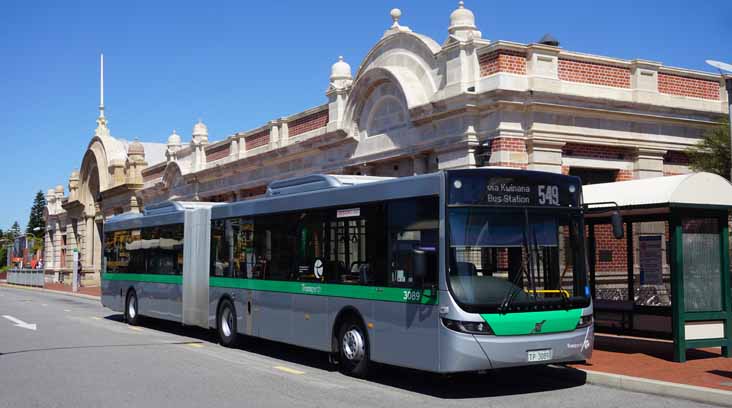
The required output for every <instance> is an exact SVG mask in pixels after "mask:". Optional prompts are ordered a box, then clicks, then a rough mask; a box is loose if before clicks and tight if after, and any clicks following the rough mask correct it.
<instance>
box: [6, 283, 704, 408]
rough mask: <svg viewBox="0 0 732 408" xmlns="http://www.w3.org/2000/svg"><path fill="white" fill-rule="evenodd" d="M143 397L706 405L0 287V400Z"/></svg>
mask: <svg viewBox="0 0 732 408" xmlns="http://www.w3.org/2000/svg"><path fill="white" fill-rule="evenodd" d="M4 316H10V317H11V318H13V319H16V320H15V321H14V320H13V319H7V318H5V317H4ZM18 319H19V320H20V321H22V322H24V323H28V324H36V330H31V328H25V327H19V326H18V324H21V325H22V323H18V322H17V320H18ZM30 327H32V326H30ZM148 406H149V407H152V406H155V407H168V406H174V407H180V408H183V407H208V406H211V407H217V408H218V407H229V406H231V407H234V406H237V407H288V408H292V407H349V406H369V407H370V406H374V407H392V406H394V407H396V406H398V407H400V408H406V407H419V408H427V407H440V408H446V407H471V408H474V407H478V406H479V407H512V408H513V407H534V408H535V407H539V406H540V407H563V408H565V407H587V406H593V407H623V408H627V407H640V406H642V407H702V406H704V405H702V404H696V403H692V402H689V401H683V400H675V399H669V398H661V397H658V396H653V395H646V394H639V393H633V392H625V391H620V390H615V389H611V388H605V387H599V386H593V385H586V384H584V379H583V378H582V375H580V374H579V373H576V372H575V373H571V372H568V370H562V369H555V368H548V367H544V368H531V369H515V370H502V371H498V372H494V373H488V374H483V375H478V374H471V375H459V376H454V377H442V376H437V375H432V374H427V373H422V372H415V371H411V370H405V369H398V368H395V367H386V366H383V367H377V369H376V372H375V373H374V374H373V375H372V377H371V378H370V379H368V380H359V379H354V378H350V377H347V376H344V375H342V374H340V373H339V372H338V371H336V370H335V369H334V368H333V367H331V366H330V365H329V364H328V361H327V356H325V355H324V354H323V353H318V352H314V351H310V350H304V349H301V348H297V347H292V346H287V345H282V344H279V343H274V342H268V341H263V340H250V341H248V342H247V343H246V344H245V345H244V346H242V347H241V348H240V349H226V348H224V347H221V346H219V345H218V344H217V343H216V339H215V337H214V334H213V333H212V332H209V331H206V330H198V329H191V328H182V327H181V326H180V325H178V324H173V323H166V322H162V321H158V320H150V319H148V320H146V321H145V322H144V323H143V325H142V326H141V327H131V326H128V325H127V324H126V323H124V322H122V318H121V316H120V315H119V314H116V313H114V312H111V311H109V310H107V309H104V308H103V307H102V306H101V304H100V303H99V302H98V301H93V300H87V299H83V298H76V297H70V296H65V295H58V294H52V293H47V292H42V291H35V290H26V289H11V288H6V287H0V407H14V408H15V407H148Z"/></svg>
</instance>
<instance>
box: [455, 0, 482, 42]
mask: <svg viewBox="0 0 732 408" xmlns="http://www.w3.org/2000/svg"><path fill="white" fill-rule="evenodd" d="M447 31H448V33H449V34H450V35H449V37H448V40H447V42H451V41H469V40H473V39H479V38H481V36H482V34H481V32H480V31H478V27H476V25H475V15H474V14H473V12H472V11H470V10H468V9H467V8H465V3H463V2H462V1H460V2H458V7H457V8H456V9H455V10H454V11H453V12H452V13H451V14H450V26H449V27H448V29H447Z"/></svg>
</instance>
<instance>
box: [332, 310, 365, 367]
mask: <svg viewBox="0 0 732 408" xmlns="http://www.w3.org/2000/svg"><path fill="white" fill-rule="evenodd" d="M338 352H339V357H340V358H339V363H340V364H339V367H340V369H341V371H342V372H343V373H344V374H347V375H352V376H354V377H365V376H366V374H367V372H368V368H369V343H368V337H367V336H366V330H365V329H364V328H363V325H361V324H360V323H359V322H358V321H356V320H347V321H345V322H344V323H343V324H341V327H340V330H339V331H338Z"/></svg>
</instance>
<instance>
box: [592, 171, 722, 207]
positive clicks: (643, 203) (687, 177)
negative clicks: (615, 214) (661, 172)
mask: <svg viewBox="0 0 732 408" xmlns="http://www.w3.org/2000/svg"><path fill="white" fill-rule="evenodd" d="M582 189H583V194H584V202H585V204H588V205H590V208H598V207H599V208H604V207H614V205H613V204H607V203H617V205H618V207H620V209H621V210H623V209H633V208H659V209H667V208H669V207H697V208H720V209H722V208H724V209H730V208H732V184H730V183H729V181H727V180H725V179H724V178H722V177H720V176H718V175H716V174H712V173H691V174H683V175H679V176H668V177H654V178H647V179H640V180H630V181H620V182H615V183H601V184H591V185H587V186H584V187H582ZM593 203H603V204H596V205H592V204H593ZM608 209H610V208H608ZM659 212H660V211H659Z"/></svg>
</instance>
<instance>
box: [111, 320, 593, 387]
mask: <svg viewBox="0 0 732 408" xmlns="http://www.w3.org/2000/svg"><path fill="white" fill-rule="evenodd" d="M106 318H107V319H109V320H114V321H118V322H120V323H123V317H122V315H110V316H107V317H106ZM141 326H142V327H145V328H148V329H151V330H159V331H163V332H166V333H170V334H175V335H180V336H186V337H190V338H194V339H197V340H200V341H203V342H208V343H218V337H217V335H216V333H215V332H214V331H213V330H205V329H201V328H198V327H187V326H183V325H181V324H179V323H174V322H169V321H166V320H159V319H152V318H145V319H144V320H143V321H142V323H141ZM240 344H241V345H240V346H239V348H240V349H242V350H244V351H247V352H250V353H255V354H259V355H263V356H267V357H271V358H273V359H277V360H281V361H284V362H289V363H293V364H299V365H302V366H306V367H311V368H314V369H318V370H323V371H330V372H334V371H337V370H338V367H337V366H335V365H333V364H331V363H329V361H328V356H327V355H326V353H323V352H319V351H314V350H310V349H305V348H302V347H298V346H292V345H289V344H284V343H278V342H275V341H269V340H264V339H259V338H252V337H245V336H242V338H241V341H240ZM372 368H373V369H372V370H371V374H370V375H369V377H368V378H367V379H366V380H367V381H371V382H374V383H378V384H382V385H385V386H388V387H393V388H398V389H402V390H406V391H411V392H416V393H420V394H425V395H429V396H432V397H436V398H445V399H468V398H485V397H499V396H507V395H516V394H532V393H537V392H545V391H553V390H559V389H566V388H572V387H578V386H582V385H584V384H585V379H586V374H585V373H584V372H583V371H580V370H576V369H573V368H564V367H554V366H533V367H521V368H509V369H500V370H493V371H488V372H486V373H484V374H479V373H461V374H454V375H440V374H433V373H428V372H424V371H418V370H412V369H407V368H401V367H394V366H389V365H384V364H374V365H373V367H372Z"/></svg>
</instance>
